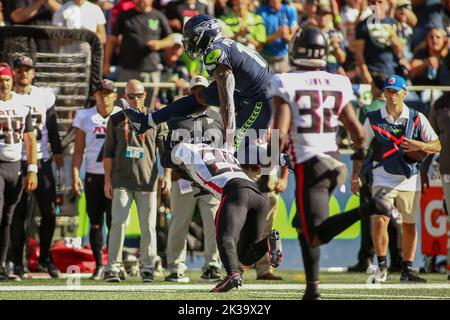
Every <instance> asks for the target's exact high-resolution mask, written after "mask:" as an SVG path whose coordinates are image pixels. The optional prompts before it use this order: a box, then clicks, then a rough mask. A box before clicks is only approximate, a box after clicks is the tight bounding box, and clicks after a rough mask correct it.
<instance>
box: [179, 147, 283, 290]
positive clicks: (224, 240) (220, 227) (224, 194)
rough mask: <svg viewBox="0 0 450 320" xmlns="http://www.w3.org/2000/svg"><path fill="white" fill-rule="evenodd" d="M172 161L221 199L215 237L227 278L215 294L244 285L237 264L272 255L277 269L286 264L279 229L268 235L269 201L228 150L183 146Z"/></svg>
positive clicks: (252, 262)
mask: <svg viewBox="0 0 450 320" xmlns="http://www.w3.org/2000/svg"><path fill="white" fill-rule="evenodd" d="M172 155H173V160H172V161H173V163H174V164H175V165H177V166H178V167H179V168H181V169H182V170H183V171H184V172H186V173H187V175H188V176H186V178H188V179H190V180H193V181H195V182H196V183H197V184H198V185H200V186H201V187H202V188H204V189H206V190H208V191H209V192H210V193H212V194H213V195H214V196H215V197H216V198H218V199H221V202H220V205H219V209H218V211H217V213H216V237H217V247H218V249H219V254H220V259H221V261H222V263H223V265H224V267H225V270H226V272H227V276H226V277H225V278H224V279H223V280H222V281H221V282H220V283H218V284H217V285H216V287H215V288H213V289H212V290H211V292H227V291H229V290H231V289H233V288H238V287H239V286H241V285H242V277H241V274H240V273H239V268H238V260H239V261H240V262H241V263H242V264H243V265H245V266H251V265H253V264H254V263H256V262H257V261H258V260H259V259H261V258H262V257H263V256H264V255H265V254H266V252H269V257H270V261H271V264H272V266H273V267H278V265H279V264H280V263H281V261H282V257H283V254H282V249H281V239H280V236H279V233H278V232H277V231H276V230H272V232H271V234H270V235H269V236H268V237H264V236H263V235H264V229H265V226H266V216H267V212H268V211H269V201H268V199H267V197H266V196H264V195H263V194H262V193H261V192H260V191H259V189H258V187H257V185H256V184H255V183H254V182H253V181H252V180H251V179H250V178H249V177H248V176H247V175H246V174H245V173H244V172H243V170H242V168H241V167H240V165H239V162H238V160H237V159H236V158H235V157H234V156H233V154H232V153H230V152H229V151H227V150H226V149H218V148H214V147H212V146H210V145H207V144H204V143H200V144H188V143H180V144H179V145H177V146H176V147H175V149H174V150H173V152H172Z"/></svg>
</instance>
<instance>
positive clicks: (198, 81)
mask: <svg viewBox="0 0 450 320" xmlns="http://www.w3.org/2000/svg"><path fill="white" fill-rule="evenodd" d="M196 86H202V87H207V86H209V83H208V80H207V79H206V78H205V77H203V76H194V77H192V79H191V81H189V89H192V88H193V87H196Z"/></svg>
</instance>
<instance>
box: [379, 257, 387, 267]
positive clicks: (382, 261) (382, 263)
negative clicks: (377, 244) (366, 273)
mask: <svg viewBox="0 0 450 320" xmlns="http://www.w3.org/2000/svg"><path fill="white" fill-rule="evenodd" d="M377 259H378V267H379V268H380V269H386V268H387V262H386V256H377Z"/></svg>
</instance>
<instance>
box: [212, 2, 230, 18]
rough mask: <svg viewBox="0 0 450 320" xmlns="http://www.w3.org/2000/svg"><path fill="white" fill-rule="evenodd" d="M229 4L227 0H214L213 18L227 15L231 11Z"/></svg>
mask: <svg viewBox="0 0 450 320" xmlns="http://www.w3.org/2000/svg"><path fill="white" fill-rule="evenodd" d="M229 2H230V1H229V0H216V1H215V2H214V17H222V16H227V15H229V14H230V13H231V12H232V11H233V9H232V8H231V5H230V3H229Z"/></svg>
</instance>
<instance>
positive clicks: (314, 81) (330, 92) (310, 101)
mask: <svg viewBox="0 0 450 320" xmlns="http://www.w3.org/2000/svg"><path fill="white" fill-rule="evenodd" d="M269 91H270V94H272V95H273V96H277V97H280V98H282V99H283V100H284V101H286V102H287V103H288V104H289V106H290V108H291V115H292V117H291V127H290V130H289V138H290V141H289V145H288V152H289V153H290V154H291V156H292V158H293V160H294V162H295V163H302V162H304V161H306V160H308V159H310V158H312V157H313V156H315V155H317V154H321V153H324V152H331V151H337V149H338V147H337V144H336V130H337V126H338V123H339V120H338V119H339V115H340V114H341V111H342V109H343V108H344V107H345V106H346V105H347V103H348V102H349V101H350V100H351V99H352V96H353V90H352V86H351V83H350V80H349V79H348V78H347V77H345V76H341V75H337V74H331V73H328V72H325V71H308V72H297V71H296V72H290V73H282V74H276V75H274V76H273V78H272V79H271V83H270V88H269Z"/></svg>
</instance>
